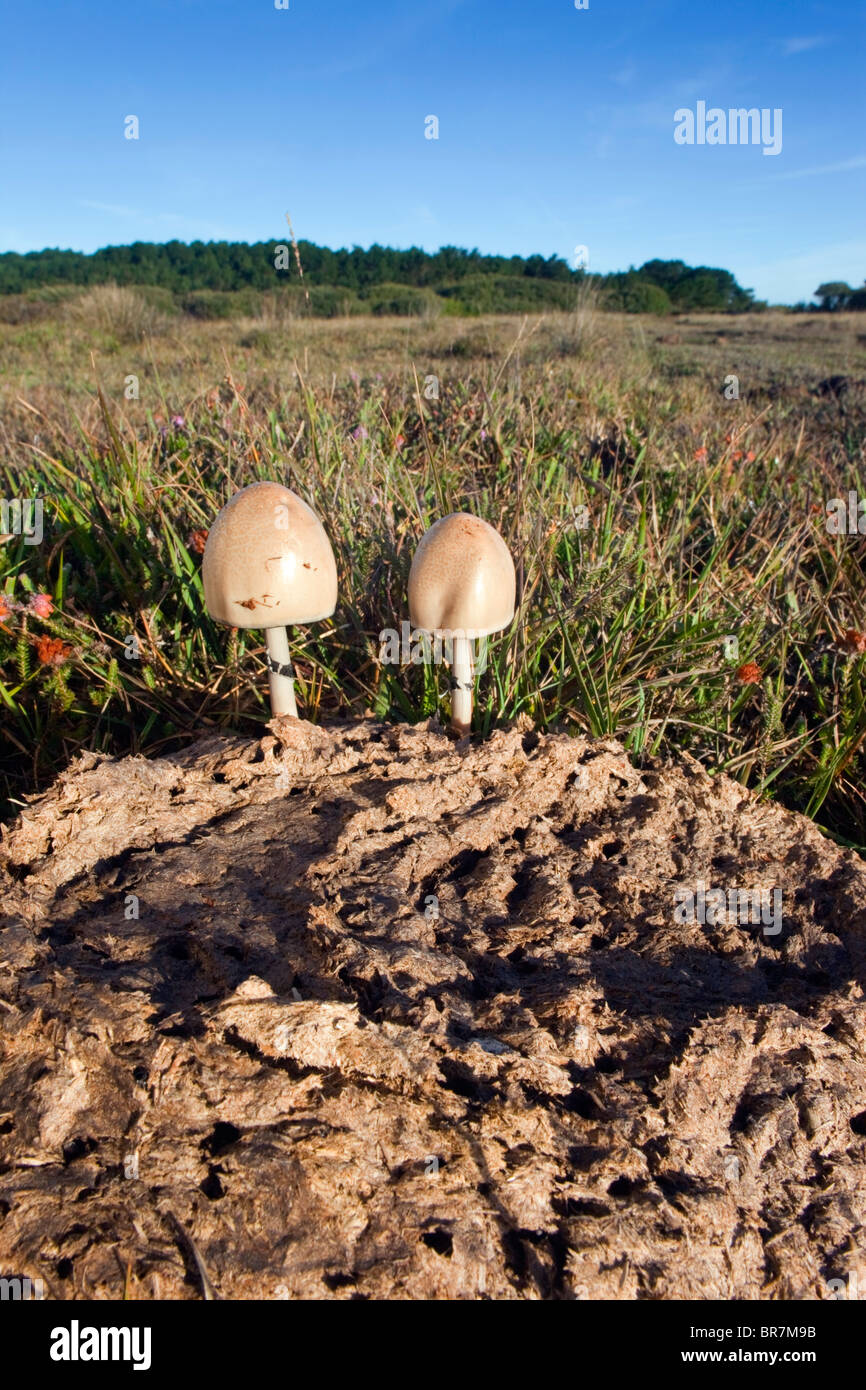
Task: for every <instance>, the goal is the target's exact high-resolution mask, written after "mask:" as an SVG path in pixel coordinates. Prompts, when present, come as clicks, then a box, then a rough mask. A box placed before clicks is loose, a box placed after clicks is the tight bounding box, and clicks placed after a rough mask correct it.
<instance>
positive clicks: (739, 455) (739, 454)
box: [731, 449, 743, 463]
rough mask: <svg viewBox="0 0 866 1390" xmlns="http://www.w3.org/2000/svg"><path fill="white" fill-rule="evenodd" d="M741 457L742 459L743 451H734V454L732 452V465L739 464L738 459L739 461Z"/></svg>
mask: <svg viewBox="0 0 866 1390" xmlns="http://www.w3.org/2000/svg"><path fill="white" fill-rule="evenodd" d="M742 457H743V451H742V449H735V450H734V452H733V454H732V455H731V458H732V459H733V460H734V463H739V461H740V459H741V458H742Z"/></svg>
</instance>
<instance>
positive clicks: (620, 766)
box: [0, 720, 866, 1299]
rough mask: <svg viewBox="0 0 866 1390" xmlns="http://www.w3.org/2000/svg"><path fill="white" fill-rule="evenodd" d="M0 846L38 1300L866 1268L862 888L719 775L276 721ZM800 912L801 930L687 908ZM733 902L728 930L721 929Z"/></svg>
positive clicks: (772, 1277)
mask: <svg viewBox="0 0 866 1390" xmlns="http://www.w3.org/2000/svg"><path fill="white" fill-rule="evenodd" d="M270 730H271V732H270V733H268V734H267V735H266V736H265V737H264V738H263V739H261V740H260V741H254V742H250V741H248V740H244V739H241V738H233V737H214V738H211V739H209V740H206V741H204V742H201V743H199V744H197V745H196V746H194V747H192V748H190V749H189V750H188V751H187V752H185V753H183V754H179V755H175V756H172V757H170V758H163V759H160V760H152V761H149V760H146V759H143V758H142V759H139V758H127V759H123V760H120V761H117V760H114V759H111V758H107V757H101V756H97V755H94V754H88V755H86V756H84V757H83V758H80V759H78V760H77V761H76V762H75V763H74V764H73V765H72V767H71V768H70V769H69V770H68V771H67V772H66V773H65V774H64V775H63V776H61V778H60V779H59V780H58V782H57V783H56V784H55V786H54V787H53V788H52V789H51V790H50V791H49V792H48V793H47V794H45V795H43V796H41V797H39V798H38V799H34V800H33V801H32V802H31V803H30V804H29V805H28V807H27V809H26V810H25V811H24V813H23V814H22V816H21V818H20V820H19V821H18V822H17V823H16V824H15V826H13V827H12V828H10V829H8V830H6V831H5V832H4V835H3V840H2V851H0V860H2V867H0V904H2V913H0V1272H3V1273H6V1274H9V1273H15V1274H18V1275H26V1274H29V1275H30V1276H31V1278H36V1277H39V1278H42V1279H43V1281H44V1284H45V1288H46V1292H47V1294H48V1296H49V1297H61V1298H64V1297H65V1298H70V1297H74V1298H118V1297H122V1296H124V1294H125V1295H126V1296H127V1297H129V1298H133V1299H154V1298H171V1299H199V1298H202V1297H208V1298H225V1299H243V1298H271V1299H281V1298H302V1297H316V1298H321V1297H325V1298H328V1297H333V1298H371V1299H384V1298H401V1299H402V1298H436V1299H441V1298H484V1297H488V1298H508V1299H524V1298H533V1299H535V1298H542V1299H560V1298H564V1299H574V1298H578V1299H601V1298H605V1299H608V1298H613V1299H635V1298H651V1299H674V1298H676V1299H682V1298H686V1299H705V1298H724V1299H732V1298H744V1299H756V1298H770V1299H821V1298H829V1297H833V1296H834V1290H838V1289H839V1287H840V1285H838V1284H835V1283H834V1282H833V1281H836V1280H843V1281H844V1280H847V1279H848V1278H849V1276H851V1275H855V1274H856V1273H857V1272H858V1271H859V1273H860V1277H861V1278H866V1044H864V1039H866V1027H864V1024H866V1002H864V988H863V987H864V980H866V865H864V862H863V861H862V860H861V859H860V858H859V857H858V856H857V855H856V854H855V853H853V852H852V851H850V850H843V849H840V848H839V847H837V846H836V845H834V844H832V843H831V842H829V841H828V840H826V839H824V838H823V837H822V836H821V834H820V833H819V832H818V831H817V829H816V828H815V827H814V826H813V825H812V824H811V823H809V822H808V821H806V820H804V819H803V818H802V817H799V816H796V815H793V814H791V813H789V812H786V811H784V810H782V809H780V808H778V807H775V806H772V805H769V804H767V803H765V802H762V801H760V800H758V799H756V798H755V797H753V796H751V795H749V794H747V793H745V792H744V791H743V789H742V788H741V787H740V786H739V785H738V784H736V783H735V782H733V781H730V780H728V779H727V778H725V777H721V776H720V777H714V778H711V777H709V776H708V775H707V774H706V773H705V772H704V771H703V770H702V769H701V768H700V767H699V765H698V764H696V763H691V762H690V761H688V760H681V761H678V762H677V763H675V764H664V765H662V764H652V765H648V766H645V767H643V768H641V769H638V768H636V767H635V766H633V764H632V763H631V762H630V761H629V759H628V757H627V756H626V755H625V753H624V751H623V750H622V748H621V747H620V746H619V745H618V744H616V743H613V742H605V741H594V742H593V741H586V740H583V739H580V738H569V737H566V736H564V735H545V736H539V735H537V734H536V733H534V732H533V731H532V730H531V729H529V728H528V727H516V728H511V729H508V730H505V731H499V732H497V733H495V734H493V735H492V736H491V737H490V738H489V739H488V740H487V741H486V742H483V743H481V742H477V741H476V742H470V741H468V740H464V741H462V742H459V743H458V742H455V741H454V739H453V738H451V737H450V736H449V735H447V734H446V733H445V732H444V731H443V730H442V729H441V728H439V727H438V725H436V724H433V723H431V724H430V725H428V726H416V727H410V726H385V725H381V724H377V723H374V722H371V721H360V722H355V723H347V724H344V725H340V726H339V727H336V728H331V729H322V728H318V727H314V726H313V725H310V724H307V723H304V722H300V721H296V720H279V721H275V722H274V723H273V724H272V725H271V726H270ZM699 884H703V885H705V886H706V887H707V889H709V888H722V889H725V890H728V889H731V888H734V887H737V888H741V889H751V888H753V887H762V888H777V889H778V890H779V891H780V892H781V894H782V920H781V927H780V929H779V930H778V931H777V930H776V929H775V927H771V928H766V929H765V925H762V924H761V923H760V922H758V923H752V922H741V921H739V920H738V919H737V912H736V910H734V911H732V912H728V913H722V914H718V913H717V914H715V915H716V917H717V918H718V920H716V921H714V922H707V923H702V922H700V921H682V920H680V918H681V917H683V916H684V915H685V914H684V913H683V911H682V910H679V911H678V910H677V906H676V904H677V902H678V898H677V889H682V888H683V886H685V887H686V888H687V889H689V890H691V891H696V890H697V888H698V886H699ZM713 915H714V914H713V913H709V914H708V916H709V917H712V916H713Z"/></svg>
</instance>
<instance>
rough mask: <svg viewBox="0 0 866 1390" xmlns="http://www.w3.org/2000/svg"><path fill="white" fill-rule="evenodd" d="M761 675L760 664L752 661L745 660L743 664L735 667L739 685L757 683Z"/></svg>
mask: <svg viewBox="0 0 866 1390" xmlns="http://www.w3.org/2000/svg"><path fill="white" fill-rule="evenodd" d="M762 675H763V672H762V670H761V668H760V666H758V664H757V663H756V662H754V661H747V662H746V664H745V666H740V667H739V668H738V669H737V680H738V681H739V682H740V685H757V684H758V682H759V681H760V679H761V676H762Z"/></svg>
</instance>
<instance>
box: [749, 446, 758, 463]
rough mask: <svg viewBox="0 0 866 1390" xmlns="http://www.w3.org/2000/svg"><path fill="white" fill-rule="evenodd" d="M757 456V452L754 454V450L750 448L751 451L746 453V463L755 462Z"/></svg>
mask: <svg viewBox="0 0 866 1390" xmlns="http://www.w3.org/2000/svg"><path fill="white" fill-rule="evenodd" d="M757 457H758V456H757V454H753V453H752V450H751V449H750V450H749V452H748V453H747V454H746V463H754V462H755V459H756V458H757Z"/></svg>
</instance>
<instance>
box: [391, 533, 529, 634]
mask: <svg viewBox="0 0 866 1390" xmlns="http://www.w3.org/2000/svg"><path fill="white" fill-rule="evenodd" d="M516 587H517V586H516V580H515V577H514V561H513V560H512V558H511V556H510V554H509V553H508V547H507V545H506V544H505V541H504V540H503V539H502V537H501V536H500V534H499V532H498V531H495V530H494V528H493V527H492V526H490V525H489V524H488V523H487V522H486V521H482V520H481V518H480V517H477V516H471V515H470V514H469V513H468V512H453V513H452V514H451V516H443V517H442V519H441V521H437V522H436V523H435V524H434V525H433V526H431V527H430V530H429V531H426V532H425V534H424V535H423V536H422V537H421V541H420V544H419V546H418V549H417V550H416V551H415V558H414V559H413V561H412V568H411V569H410V571H409V617H410V618H411V620H412V624H413V626H414V627H416V628H420V629H422V630H423V631H424V632H433V633H436V632H451V633H453V632H463V633H464V634H465V635H466V636H467V637H486V636H487V635H488V634H489V633H491V632H501V630H502V629H503V628H504V627H508V624H509V623H510V622H511V619H512V618H513V617H514V603H515V595H516Z"/></svg>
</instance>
